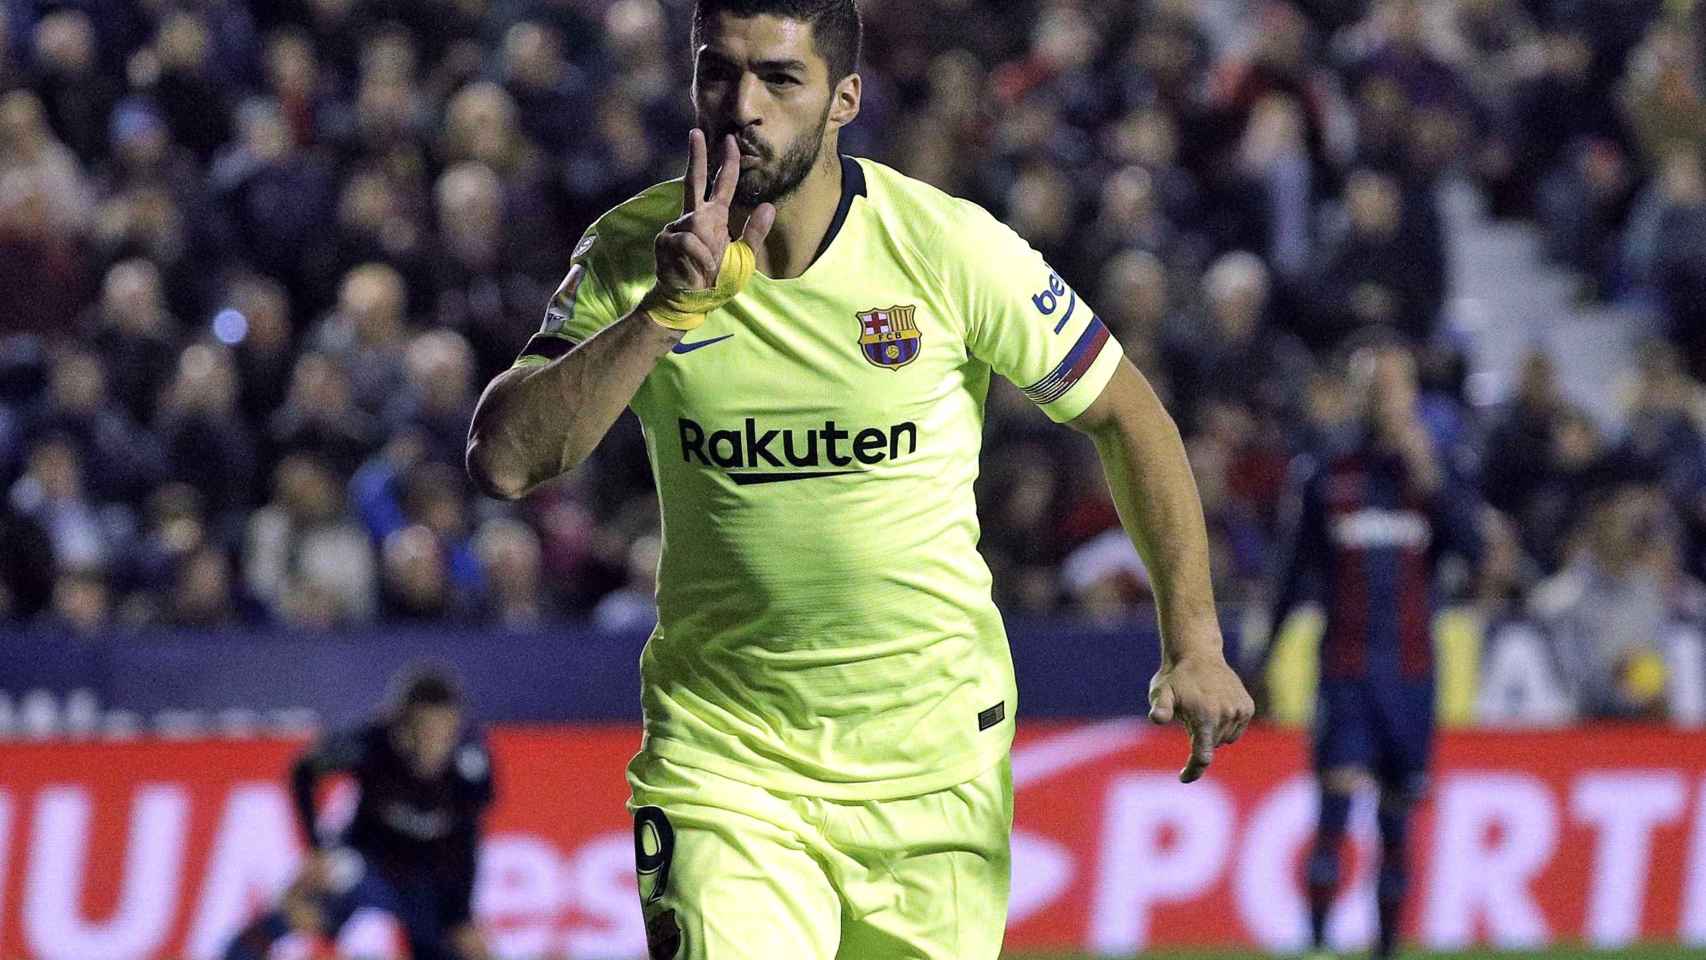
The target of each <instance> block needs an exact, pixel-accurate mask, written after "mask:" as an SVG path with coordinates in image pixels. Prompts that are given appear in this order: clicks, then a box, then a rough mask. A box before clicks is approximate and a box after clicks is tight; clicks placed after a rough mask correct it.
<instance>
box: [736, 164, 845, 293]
mask: <svg viewBox="0 0 1706 960" xmlns="http://www.w3.org/2000/svg"><path fill="white" fill-rule="evenodd" d="M840 205H841V154H840V153H839V152H838V151H837V150H836V149H835V145H834V144H825V145H824V149H823V153H822V154H820V155H819V157H818V162H817V163H816V164H814V165H813V166H812V172H811V173H809V174H807V175H806V179H805V180H803V181H802V182H801V183H800V186H799V189H797V190H795V191H794V192H793V193H792V194H790V195H789V196H788V197H787V198H785V199H784V200H782V202H780V203H778V204H776V223H775V225H774V226H772V227H771V228H770V236H769V237H767V238H765V241H764V247H763V249H761V250H755V251H753V252H754V253H755V254H756V257H755V258H754V259H755V260H756V261H757V267H758V272H760V273H762V274H764V275H765V276H767V277H770V278H771V279H773V280H791V279H793V278H794V277H797V276H799V275H800V274H802V273H805V272H806V268H807V267H809V266H811V265H812V260H813V258H814V257H816V256H817V251H818V248H819V247H821V246H823V237H824V234H826V233H828V232H829V225H830V223H832V222H833V221H834V220H835V210H836V208H837V207H839V206H840Z"/></svg>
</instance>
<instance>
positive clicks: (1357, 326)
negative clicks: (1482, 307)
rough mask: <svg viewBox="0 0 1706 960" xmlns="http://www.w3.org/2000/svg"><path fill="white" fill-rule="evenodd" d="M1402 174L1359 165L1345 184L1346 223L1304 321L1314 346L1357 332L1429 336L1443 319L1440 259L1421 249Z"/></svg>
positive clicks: (1322, 265)
mask: <svg viewBox="0 0 1706 960" xmlns="http://www.w3.org/2000/svg"><path fill="white" fill-rule="evenodd" d="M1405 213H1406V211H1405V203H1404V193H1403V190H1402V188H1401V186H1400V184H1399V182H1398V180H1397V179H1396V178H1395V177H1393V176H1390V175H1388V174H1384V173H1380V172H1377V171H1375V170H1370V169H1361V170H1357V171H1355V172H1353V173H1351V175H1350V176H1349V177H1348V178H1347V179H1346V183H1345V219H1346V223H1345V227H1344V229H1343V232H1342V233H1341V234H1340V235H1339V236H1338V237H1337V238H1336V239H1335V240H1333V241H1330V242H1329V243H1328V245H1327V247H1326V249H1325V250H1324V251H1323V252H1322V254H1321V256H1320V258H1319V261H1318V270H1319V274H1318V276H1317V278H1316V279H1315V293H1314V307H1313V310H1312V311H1311V316H1310V317H1309V318H1308V320H1307V322H1306V325H1305V326H1304V328H1303V334H1304V336H1305V337H1306V338H1307V339H1308V340H1309V342H1310V345H1311V346H1313V347H1315V348H1316V349H1318V350H1331V349H1333V348H1334V347H1336V346H1338V345H1339V344H1341V343H1343V342H1345V340H1346V339H1347V338H1348V337H1350V336H1352V335H1353V334H1356V333H1358V332H1359V331H1368V330H1374V329H1382V328H1384V329H1390V330H1396V331H1398V332H1400V333H1402V334H1404V335H1405V336H1407V337H1410V338H1411V339H1412V341H1413V342H1415V343H1422V342H1424V341H1426V340H1427V339H1428V338H1429V337H1430V336H1432V334H1433V332H1434V327H1435V325H1436V323H1437V322H1438V319H1439V309H1440V302H1439V300H1438V299H1437V295H1438V294H1439V293H1440V292H1441V291H1442V290H1443V289H1444V283H1443V281H1442V280H1441V278H1440V277H1439V276H1437V275H1435V274H1434V270H1435V269H1436V268H1438V267H1439V266H1440V265H1439V264H1438V263H1437V261H1436V259H1435V258H1434V257H1430V256H1427V255H1426V254H1425V253H1424V252H1423V251H1422V250H1420V249H1418V247H1419V246H1420V244H1418V243H1417V241H1416V238H1415V234H1413V233H1412V232H1411V231H1410V228H1409V227H1410V225H1409V224H1407V223H1406V221H1405Z"/></svg>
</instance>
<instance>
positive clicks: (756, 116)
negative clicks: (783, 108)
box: [730, 73, 764, 127]
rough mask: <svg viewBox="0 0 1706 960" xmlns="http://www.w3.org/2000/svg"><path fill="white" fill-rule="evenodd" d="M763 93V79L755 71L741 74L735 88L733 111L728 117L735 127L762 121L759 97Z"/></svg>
mask: <svg viewBox="0 0 1706 960" xmlns="http://www.w3.org/2000/svg"><path fill="white" fill-rule="evenodd" d="M763 95H764V81H763V80H760V79H759V77H758V74H756V73H743V74H741V78H740V83H739V85H738V86H736V88H735V97H734V103H733V104H732V106H733V108H734V113H733V115H732V116H731V117H730V119H732V120H733V121H734V122H735V125H736V126H737V127H748V126H753V125H757V124H761V123H763V122H764V116H763V112H762V104H761V99H762V97H763Z"/></svg>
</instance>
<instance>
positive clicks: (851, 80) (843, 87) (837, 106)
mask: <svg viewBox="0 0 1706 960" xmlns="http://www.w3.org/2000/svg"><path fill="white" fill-rule="evenodd" d="M860 90H861V86H860V80H859V75H858V74H857V73H850V74H848V75H847V76H845V77H842V78H841V82H839V83H837V84H836V85H835V89H834V90H832V91H830V94H829V123H830V125H831V126H833V127H837V128H839V127H845V126H847V125H848V124H849V123H852V122H853V118H854V117H857V116H858V115H859V92H860Z"/></svg>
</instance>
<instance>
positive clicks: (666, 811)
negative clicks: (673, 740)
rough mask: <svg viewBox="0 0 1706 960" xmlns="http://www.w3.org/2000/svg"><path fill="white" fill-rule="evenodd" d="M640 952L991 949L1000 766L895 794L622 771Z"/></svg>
mask: <svg viewBox="0 0 1706 960" xmlns="http://www.w3.org/2000/svg"><path fill="white" fill-rule="evenodd" d="M628 781H629V784H630V786H631V787H632V788H633V799H632V800H631V801H630V802H629V809H630V811H631V812H632V813H633V814H634V852H635V864H636V867H637V869H638V871H639V885H640V902H641V906H642V908H643V909H644V912H645V919H646V939H647V943H648V945H649V948H650V955H651V957H652V960H783V958H786V960H996V957H998V956H999V955H1000V952H1001V938H1002V933H1003V931H1004V929H1005V927H1006V922H1007V887H1008V868H1009V853H1008V837H1009V835H1010V834H1011V832H1012V827H1013V772H1012V767H1011V765H1010V764H1009V762H1008V761H1006V760H1003V761H1002V762H1001V763H999V764H997V765H996V766H994V767H992V768H991V769H989V770H988V771H986V772H985V773H983V774H982V775H980V776H978V777H977V778H975V779H973V780H970V781H967V782H966V783H962V784H960V785H959V786H955V787H949V788H948V789H945V790H940V791H937V792H935V793H928V794H924V795H922V796H917V797H905V798H902V799H899V800H872V801H851V802H849V801H838V800H825V799H821V798H816V797H804V796H794V795H790V794H785V793H777V792H775V791H771V790H766V789H764V788H762V787H756V786H752V785H751V784H746V783H741V782H739V781H735V780H730V779H728V778H726V777H722V776H718V775H717V774H714V773H708V772H706V771H703V770H699V769H696V768H693V767H685V766H682V765H680V764H678V763H673V762H671V761H669V760H664V759H661V758H658V757H650V756H646V757H641V758H639V759H637V760H635V762H634V764H633V765H632V766H631V767H630V768H629V773H628Z"/></svg>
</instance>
